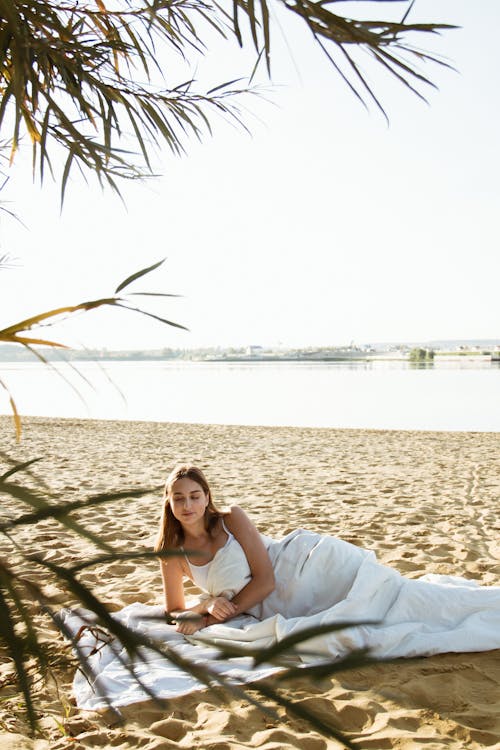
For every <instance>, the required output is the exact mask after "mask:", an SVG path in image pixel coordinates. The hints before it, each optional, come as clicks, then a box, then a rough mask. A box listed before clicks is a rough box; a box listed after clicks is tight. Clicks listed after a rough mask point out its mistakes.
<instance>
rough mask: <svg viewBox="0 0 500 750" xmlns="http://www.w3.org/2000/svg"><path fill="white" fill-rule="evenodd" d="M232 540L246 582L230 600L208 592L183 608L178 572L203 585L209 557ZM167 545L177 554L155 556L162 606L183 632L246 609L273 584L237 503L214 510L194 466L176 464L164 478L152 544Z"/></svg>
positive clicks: (253, 533) (264, 553) (251, 528)
mask: <svg viewBox="0 0 500 750" xmlns="http://www.w3.org/2000/svg"><path fill="white" fill-rule="evenodd" d="M235 540H237V543H239V545H240V546H241V548H242V550H243V552H244V556H245V558H246V560H247V562H248V566H249V568H250V573H251V578H250V580H249V581H248V583H246V585H245V586H244V587H243V588H242V589H241V590H240V591H239V592H238V593H237V594H236V595H235V596H234V597H233V598H232V599H231V600H229V599H228V598H227V597H226V596H212V597H210V598H204V599H202V601H201V602H200V603H199V604H198V605H196V606H195V607H192V608H191V609H189V610H186V609H185V600H184V586H183V578H184V576H186V577H187V578H189V579H190V580H191V581H192V582H193V583H195V584H196V585H199V586H200V587H201V588H206V586H203V583H206V574H207V573H208V567H209V566H210V563H211V562H212V560H213V559H214V557H215V556H216V554H217V553H218V552H219V551H220V550H222V549H224V547H225V546H226V544H228V543H230V542H234V541H235ZM172 548H173V549H178V550H179V551H180V552H181V554H180V555H178V556H175V557H170V558H164V559H162V561H161V572H162V579H163V590H164V595H165V610H166V612H167V613H169V614H170V615H172V616H176V617H177V625H176V629H177V630H178V631H179V632H180V633H183V634H184V635H191V634H192V633H195V632H196V631H197V630H199V629H200V628H202V627H206V626H207V625H210V624H213V623H215V622H222V621H224V620H227V619H229V618H231V617H236V615H239V614H241V613H243V612H247V611H248V610H249V609H250V608H251V607H252V606H254V605H255V604H258V603H259V602H261V601H262V600H263V599H265V598H266V596H267V595H268V594H270V593H271V591H272V590H273V588H274V574H273V568H272V565H271V561H270V559H269V555H268V554H267V551H266V548H265V546H264V543H263V541H262V538H261V536H260V534H259V532H258V531H257V529H256V528H255V526H254V525H253V524H252V522H251V521H250V519H249V518H248V516H247V515H246V514H245V513H244V511H243V510H242V509H241V508H239V507H237V506H234V507H232V508H231V509H230V510H229V511H228V512H226V513H222V512H221V511H219V510H217V508H216V507H215V505H214V504H213V502H212V496H211V492H210V488H209V486H208V482H207V480H206V479H205V476H204V474H203V472H202V471H201V470H200V469H197V468H196V467H195V466H188V465H181V466H178V467H176V468H175V469H174V470H173V471H172V473H171V474H170V476H169V477H168V478H167V482H166V486H165V504H164V508H163V515H162V520H161V528H160V534H159V537H158V542H157V544H156V546H155V550H156V551H160V550H165V549H172ZM200 615H201V617H200Z"/></svg>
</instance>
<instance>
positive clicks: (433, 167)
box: [0, 0, 500, 349]
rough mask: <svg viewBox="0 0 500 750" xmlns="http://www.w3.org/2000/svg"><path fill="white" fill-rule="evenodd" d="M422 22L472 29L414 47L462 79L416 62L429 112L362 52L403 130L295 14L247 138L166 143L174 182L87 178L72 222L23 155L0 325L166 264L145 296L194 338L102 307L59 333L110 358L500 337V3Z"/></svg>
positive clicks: (237, 134)
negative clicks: (356, 87) (114, 354)
mask: <svg viewBox="0 0 500 750" xmlns="http://www.w3.org/2000/svg"><path fill="white" fill-rule="evenodd" d="M351 5H352V6H356V12H357V13H358V14H359V15H360V16H361V13H362V11H363V10H364V8H368V9H369V14H370V15H372V16H373V14H374V10H373V8H374V6H375V4H374V3H353V4H348V3H342V7H341V10H342V11H345V12H348V10H349V8H350V7H351ZM386 5H389V4H385V3H381V4H377V5H376V8H375V10H376V12H377V14H378V15H379V16H382V15H383V13H389V12H394V10H393V5H391V8H390V10H387V9H386ZM395 5H397V6H398V14H399V15H401V14H402V12H403V10H404V8H406V7H407V5H406V3H396V4H395ZM411 18H412V20H422V21H443V22H447V23H452V24H456V25H458V26H460V27H461V28H460V29H457V30H452V31H451V30H450V31H446V32H443V33H442V34H441V35H440V36H439V37H436V38H433V39H431V40H430V41H429V42H426V41H425V40H418V42H419V46H420V47H423V48H425V49H432V50H433V51H436V52H438V53H439V54H440V55H442V56H444V57H445V58H446V59H447V60H448V61H449V62H450V63H451V64H452V65H453V66H454V68H455V69H456V70H451V69H445V68H440V67H438V66H433V65H427V64H426V65H425V66H423V67H422V70H423V72H424V73H426V74H427V75H429V76H430V77H431V78H432V80H433V81H435V83H436V84H437V86H438V88H437V89H432V88H427V89H422V90H425V92H426V96H427V98H428V103H424V102H422V101H421V100H419V99H418V98H417V97H416V96H414V95H413V94H411V93H410V92H408V91H406V90H404V88H403V87H402V86H401V85H399V84H398V83H397V82H395V81H393V80H390V79H389V78H388V77H387V76H386V75H383V74H381V71H379V70H377V68H376V66H375V65H374V64H370V61H369V60H368V58H365V63H366V67H365V70H366V72H367V75H368V76H369V77H370V80H371V81H372V82H373V85H374V86H375V89H376V91H377V94H378V95H379V97H380V99H381V100H382V102H383V104H384V107H385V109H386V111H387V113H388V115H389V121H390V122H389V125H388V124H387V122H386V121H385V119H384V117H383V116H382V115H381V114H380V113H379V112H378V111H377V109H376V107H375V106H374V105H370V106H369V109H368V110H366V109H365V108H364V107H363V106H362V105H360V103H359V102H358V101H357V100H356V99H355V97H354V96H353V95H352V93H351V92H350V91H349V90H348V89H347V87H346V86H345V84H344V83H343V82H342V81H341V79H340V78H339V76H338V75H337V74H336V73H335V71H334V70H333V69H332V67H331V66H330V64H329V63H328V61H327V60H326V59H325V58H324V56H323V55H322V53H321V52H320V51H319V50H318V49H317V47H316V46H315V45H314V43H313V41H312V40H311V39H310V36H309V35H308V33H307V30H306V29H304V28H302V26H301V24H300V23H299V22H298V21H297V20H296V19H294V18H288V17H287V15H286V14H283V13H281V14H280V16H279V18H278V21H279V25H280V26H281V29H282V32H283V36H282V35H281V32H280V29H279V28H277V27H276V29H275V31H274V34H275V36H274V39H273V45H274V46H273V57H272V66H273V67H272V82H269V81H268V80H267V79H266V78H265V76H264V75H262V74H261V76H260V82H261V83H262V85H265V86H266V91H265V96H264V97H262V98H257V97H249V98H248V100H247V101H246V107H247V108H248V110H249V111H248V113H247V115H246V116H245V121H246V123H247V125H248V126H249V129H250V130H251V135H249V134H248V133H246V132H245V131H244V130H243V129H242V128H238V127H236V126H234V124H230V123H227V122H225V121H223V120H222V119H219V120H216V121H215V123H214V133H213V136H207V137H206V138H204V140H203V142H202V143H198V142H197V141H195V140H190V141H189V142H187V144H186V151H187V154H186V155H185V156H183V157H180V158H179V157H175V156H173V155H172V154H170V152H169V151H168V150H167V149H166V148H165V149H164V150H162V151H161V153H159V154H158V164H157V165H156V166H157V167H158V170H159V171H160V172H161V176H159V177H157V178H151V179H149V180H147V181H146V182H143V183H135V184H128V185H125V186H124V188H123V195H124V200H125V204H126V205H125V206H124V205H123V203H122V202H121V201H120V200H119V199H118V198H117V197H116V196H115V195H113V194H112V193H110V192H104V193H103V192H102V191H101V189H100V188H99V187H98V185H97V183H96V182H95V181H92V180H91V181H89V184H88V185H86V184H85V183H84V182H83V181H81V180H78V179H76V177H75V179H73V180H72V181H71V182H70V184H69V187H68V192H67V197H66V201H65V206H64V208H63V211H62V213H61V212H60V206H59V186H58V185H57V184H51V182H50V180H48V179H47V180H46V181H45V182H44V184H43V187H41V188H40V186H39V184H38V182H37V181H35V183H33V180H32V175H31V169H30V153H29V148H26V150H25V152H22V153H21V154H20V155H19V157H18V158H17V159H16V162H15V163H14V166H13V167H12V168H11V170H10V175H9V182H8V184H7V185H6V187H5V188H4V190H3V192H2V196H1V197H2V199H3V200H7V201H9V203H8V206H9V208H11V209H12V210H14V211H15V212H16V213H17V214H18V216H19V217H20V218H21V219H22V220H23V222H24V225H25V226H23V225H21V224H20V223H19V222H17V221H15V220H13V219H11V218H10V217H9V216H8V215H6V214H3V215H0V255H2V254H3V253H8V254H9V255H11V256H13V257H14V258H15V259H16V263H15V266H14V267H13V268H10V269H3V270H0V299H1V301H2V304H1V306H0V327H3V326H4V325H5V326H7V325H11V324H12V323H14V322H16V321H18V320H21V319H24V318H27V317H29V316H31V315H34V314H36V313H39V312H42V311H44V310H47V309H52V308H54V307H59V306H62V305H66V304H76V303H78V302H82V301H85V300H88V299H95V298H97V297H101V296H107V295H109V294H110V293H111V292H113V291H114V289H115V287H116V286H117V284H118V283H119V282H120V281H122V280H123V279H124V278H125V277H127V276H128V275H129V274H131V273H133V272H134V271H136V270H138V269H140V268H143V267H145V266H148V265H150V264H153V263H155V262H156V261H158V260H160V259H162V258H166V261H165V263H164V265H163V266H162V267H161V268H160V269H158V270H157V271H155V272H154V273H153V274H151V275H150V276H148V277H146V278H145V279H144V280H143V281H142V282H137V283H136V286H135V288H136V289H137V291H141V290H146V291H162V292H170V293H175V294H179V295H182V297H180V298H178V299H177V298H172V299H166V300H161V301H159V302H158V301H157V302H147V301H145V302H144V303H143V304H144V306H145V307H146V308H147V309H149V310H151V311H153V312H155V313H157V314H160V315H162V316H165V317H167V318H169V319H171V320H174V321H176V322H178V323H181V324H183V325H185V326H186V327H188V328H189V332H186V331H182V330H178V329H174V328H170V327H166V326H163V325H161V324H160V323H157V322H155V321H152V320H151V319H149V320H148V319H146V318H143V317H140V316H137V315H134V314H132V313H130V312H127V311H123V310H121V311H118V310H108V311H105V312H95V313H89V314H86V315H83V316H79V317H78V318H77V319H75V320H72V321H67V322H65V323H63V324H61V325H59V326H58V327H54V329H52V330H51V332H50V335H51V336H52V337H55V338H58V340H61V341H64V342H65V343H68V344H70V345H73V346H85V347H89V348H93V347H107V348H108V349H136V348H139V349H151V348H153V349H154V348H163V347H173V348H191V347H193V348H194V347H201V346H223V347H227V346H247V345H250V344H253V345H263V346H279V345H281V346H291V347H295V346H297V347H307V346H329V345H332V346H340V345H345V344H349V343H351V342H353V343H355V344H358V345H363V344H369V343H373V342H381V341H409V342H411V341H427V340H434V339H471V338H472V339H483V338H484V339H486V338H499V337H500V305H499V304H498V296H499V295H498V280H499V278H500V252H499V234H500V233H499V224H498V215H499V211H498V206H499V197H500V182H499V180H500V178H499V175H500V149H499V147H498V143H499V140H498V139H499V133H500V86H499V79H500V45H498V39H497V34H498V28H499V24H500V5H499V4H498V2H497V0H482V2H481V3H480V4H478V3H474V2H473V0H433V1H432V2H431V0H417V2H416V5H415V7H414V9H413V11H412V16H411ZM284 39H286V42H285V41H284ZM289 48H291V49H292V50H293V56H292V55H291V54H290V51H289ZM253 60H254V55H253V52H252V50H251V49H250V48H249V49H248V50H247V51H246V52H244V53H241V52H239V51H238V50H237V48H236V45H233V46H231V45H228V44H227V43H226V44H221V43H218V42H214V44H213V46H211V47H210V50H209V54H207V56H206V60H205V61H197V68H196V71H191V72H192V73H194V74H195V75H196V77H198V78H199V79H200V80H201V81H203V82H205V80H206V81H213V82H214V83H217V82H221V81H223V80H229V79H232V78H234V77H236V76H238V75H245V74H246V75H248V73H249V72H250V70H251V68H252V65H253ZM179 80H182V73H179ZM176 82H178V81H176ZM136 299H138V298H136ZM45 333H47V331H45Z"/></svg>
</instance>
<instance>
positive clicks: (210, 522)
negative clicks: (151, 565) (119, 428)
mask: <svg viewBox="0 0 500 750" xmlns="http://www.w3.org/2000/svg"><path fill="white" fill-rule="evenodd" d="M184 478H187V479H191V480H192V481H193V482H196V483H197V484H199V485H200V487H201V488H202V490H203V492H204V493H205V495H206V496H207V497H208V505H207V507H206V509H205V529H206V530H207V531H208V533H209V534H210V535H212V534H213V532H214V530H215V527H216V526H217V523H218V521H219V518H222V517H223V516H224V513H222V512H221V511H220V510H218V509H217V508H216V507H215V505H214V503H213V500H212V493H211V492H210V487H209V484H208V482H207V480H206V478H205V475H204V474H203V472H202V470H201V469H198V468H197V467H196V466H192V465H191V464H180V465H179V466H176V467H175V468H174V469H173V470H172V471H171V472H170V474H169V475H168V477H167V481H166V483H165V491H164V493H163V511H162V514H161V521H160V530H159V533H158V537H157V539H156V544H155V546H154V550H155V552H161V551H162V550H165V549H172V548H174V549H177V548H179V547H180V546H181V545H182V544H183V542H184V529H183V528H182V524H181V522H180V521H178V520H177V518H176V517H175V516H174V514H173V513H172V509H171V507H170V491H171V489H172V486H173V484H174V482H177V480H178V479H184Z"/></svg>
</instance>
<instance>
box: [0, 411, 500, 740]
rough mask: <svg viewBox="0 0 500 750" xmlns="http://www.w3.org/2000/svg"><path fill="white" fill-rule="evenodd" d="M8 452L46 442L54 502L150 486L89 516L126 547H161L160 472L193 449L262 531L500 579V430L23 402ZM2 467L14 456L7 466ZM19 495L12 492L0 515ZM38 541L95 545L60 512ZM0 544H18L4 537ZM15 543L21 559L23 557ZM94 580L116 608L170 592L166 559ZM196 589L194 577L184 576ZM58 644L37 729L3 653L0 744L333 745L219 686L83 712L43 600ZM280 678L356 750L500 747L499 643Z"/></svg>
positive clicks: (36, 448) (73, 554) (36, 533)
mask: <svg viewBox="0 0 500 750" xmlns="http://www.w3.org/2000/svg"><path fill="white" fill-rule="evenodd" d="M0 435H1V446H0V449H1V451H2V456H0V458H1V459H2V464H3V466H4V467H7V468H8V466H9V459H10V460H12V461H15V462H21V461H25V460H28V459H31V458H36V457H43V460H42V461H40V462H39V463H37V464H36V465H34V466H33V468H32V473H33V477H31V478H30V477H29V476H26V477H25V479H24V480H23V481H25V483H26V484H30V486H33V485H34V481H35V479H34V477H36V478H38V479H41V480H43V481H44V482H46V483H47V484H48V485H50V487H51V491H52V494H53V497H54V498H56V499H57V500H58V501H72V500H76V499H83V498H85V497H88V496H89V495H91V494H93V493H98V492H104V491H118V490H125V489H134V488H137V487H151V488H152V490H151V492H150V493H149V494H147V495H146V496H144V497H143V498H140V499H130V500H126V501H121V502H120V503H112V504H110V505H108V506H101V507H100V508H99V509H97V510H93V511H86V512H85V514H83V513H82V514H81V515H80V516H79V518H80V520H83V521H84V522H85V523H86V524H87V525H88V526H89V527H90V528H91V529H92V530H93V531H95V532H98V533H99V534H101V535H102V537H103V538H104V539H105V540H107V541H108V542H109V543H110V544H112V545H113V546H114V547H115V548H116V549H118V550H125V549H126V550H130V549H147V548H149V547H150V546H151V545H152V542H153V539H154V536H155V532H156V527H157V523H158V519H159V512H160V494H161V493H160V491H159V490H155V489H154V488H155V487H157V486H159V485H161V483H162V482H163V480H164V477H165V475H166V473H167V471H168V470H169V469H170V468H171V467H172V466H173V465H174V464H175V463H176V462H177V461H180V460H186V461H190V462H193V463H196V464H198V465H200V466H201V467H202V468H203V469H204V470H205V471H206V474H207V476H208V478H209V479H210V480H211V484H212V486H213V489H214V495H215V498H216V500H217V501H218V502H219V503H220V504H221V505H225V504H232V503H238V504H239V505H241V506H242V507H243V508H245V510H246V511H248V513H249V514H250V516H251V517H252V519H253V520H254V521H255V523H256V524H257V526H258V527H259V529H260V530H261V531H263V532H264V533H266V534H269V535H271V536H273V535H274V536H277V537H278V536H282V535H284V534H286V533H287V532H288V531H291V530H292V529H294V528H296V527H298V526H301V527H305V528H310V529H313V530H315V531H318V532H321V533H328V534H334V535H338V536H340V537H341V538H343V539H346V540H347V541H350V542H353V543H354V544H358V545H362V546H364V547H367V548H371V549H373V550H375V551H376V553H377V555H378V558H379V559H380V560H381V561H382V562H384V563H386V564H388V565H392V566H394V567H395V568H397V569H398V570H399V571H401V573H403V574H405V575H407V576H409V577H410V578H414V577H418V576H420V575H422V574H424V573H445V574H450V573H451V574H453V573H454V574H458V575H463V576H465V577H467V578H473V579H476V580H478V581H480V582H481V583H482V584H485V585H492V584H496V585H499V584H500V542H499V539H500V534H499V527H500V523H499V513H498V508H499V496H500V438H499V434H498V433H444V432H443V433H436V432H396V431H375V430H373V431H372V430H331V429H304V428H288V427H287V428H272V427H233V426H206V425H183V424H155V423H137V422H136V423H132V422H98V421H91V420H49V419H43V418H25V420H24V434H23V439H22V442H21V443H20V444H19V445H17V444H16V443H15V439H14V430H13V426H12V421H11V420H10V419H9V418H8V417H0ZM3 470H5V469H3ZM16 507H21V506H16V505H15V504H14V503H13V502H12V501H10V500H8V499H6V498H5V496H4V497H2V508H3V513H2V515H3V516H5V515H7V514H10V513H12V512H13V511H14V510H15V509H16ZM15 538H16V539H17V540H18V541H19V542H20V543H21V545H22V546H23V547H24V548H25V549H26V550H31V551H36V552H38V553H39V554H42V555H43V556H44V557H45V558H46V559H49V560H51V561H52V562H56V563H64V562H68V561H74V560H76V559H79V558H80V557H81V556H82V555H88V554H93V553H95V548H94V547H93V546H92V544H91V543H90V542H87V541H84V540H82V539H81V538H79V537H77V536H76V535H75V534H74V533H72V532H70V531H68V530H66V529H64V528H62V527H61V526H60V525H58V524H57V523H55V522H53V521H46V522H43V523H40V524H38V526H36V527H33V526H26V527H23V528H21V529H19V530H18V531H16V533H15ZM0 546H1V551H2V557H3V556H4V555H7V557H8V558H9V556H12V549H11V547H10V546H9V543H8V541H7V540H6V539H3V538H0ZM10 559H13V558H12V557H10ZM23 572H24V573H25V574H29V575H30V576H31V577H32V578H34V579H35V580H36V581H37V582H38V583H40V584H43V585H44V586H45V589H46V592H47V593H48V594H50V595H51V596H52V597H53V600H54V602H56V606H63V605H65V604H67V603H69V604H71V603H72V602H73V600H72V599H71V597H68V595H67V594H66V593H65V592H64V590H63V588H62V586H61V585H60V584H59V583H57V582H54V581H51V580H50V579H49V578H48V577H47V574H46V573H45V572H42V571H41V570H38V569H34V568H33V567H32V566H31V567H29V566H28V565H24V567H23ZM82 580H83V581H84V582H85V583H87V584H88V585H90V586H91V587H92V588H93V589H94V591H95V592H96V593H97V594H99V595H100V596H101V597H102V598H103V599H104V600H105V601H106V602H107V603H108V606H109V609H110V610H116V609H119V608H121V607H123V606H124V605H126V604H130V603H132V602H135V601H140V602H146V603H150V604H156V603H160V602H161V583H160V577H159V572H158V567H157V564H156V561H152V562H141V563H140V564H135V563H128V562H127V563H120V564H118V563H114V564H112V565H106V566H105V565H101V566H97V567H95V568H92V569H90V570H87V571H86V572H85V573H84V574H83V575H82ZM189 591H190V592H191V593H193V591H194V589H193V587H191V588H190V589H189ZM37 623H38V625H39V626H40V627H41V629H42V633H43V640H44V642H45V644H46V648H47V652H48V654H49V658H50V665H51V668H50V673H49V675H48V678H47V680H46V681H45V682H43V681H41V680H38V681H37V682H36V683H35V692H36V697H37V701H38V704H37V706H38V711H39V716H40V732H39V734H38V735H37V737H36V738H35V739H34V740H33V739H31V738H30V736H29V729H28V725H27V723H26V720H25V717H24V715H23V712H22V706H21V705H20V700H19V698H18V694H17V693H16V687H15V684H14V681H13V675H12V667H11V665H10V663H9V661H8V660H7V659H6V657H5V654H4V653H1V654H0V656H1V662H0V667H1V672H0V677H1V683H0V685H1V687H0V731H1V736H0V747H1V748H2V750H4V748H9V749H10V748H15V749H16V750H17V749H21V748H23V749H24V748H34V749H36V750H45V748H49V747H50V748H51V749H52V748H55V749H61V750H62V749H63V748H76V749H77V750H80V749H83V748H91V747H104V748H105V747H113V748H130V747H134V748H135V747H140V748H146V749H147V750H152V749H153V748H155V749H157V750H159V749H160V748H161V749H162V750H163V749H164V748H165V749H166V748H191V747H195V746H196V747H200V748H207V749H210V750H237V749H238V750H239V749H240V748H248V747H258V748H262V750H275V749H277V748H285V749H288V748H290V749H291V748H303V749H304V750H323V749H325V748H338V747H339V745H338V744H337V743H336V742H335V741H334V740H331V739H326V738H324V737H322V736H321V735H320V734H317V733H316V732H315V731H313V730H312V729H311V728H310V727H309V726H308V725H307V724H306V723H305V722H304V721H300V720H297V719H294V718H292V717H290V716H287V715H286V712H285V711H283V710H279V714H280V716H281V719H282V720H280V721H276V720H271V719H270V718H269V717H267V716H265V715H264V714H262V713H261V712H259V710H258V709H257V708H255V707H254V706H252V705H251V704H249V703H245V702H243V701H238V700H234V699H233V700H232V702H230V703H229V704H226V705H223V704H221V703H220V700H219V699H218V698H216V697H215V696H214V695H212V694H210V693H208V692H203V691H200V692H197V693H193V694H191V695H188V696H184V697H181V698H178V699H176V700H174V701H172V702H171V703H170V704H169V705H168V706H167V708H166V709H163V710H161V709H159V708H158V707H157V706H156V705H154V704H153V703H150V702H145V703H142V704H140V705H138V704H136V705H134V706H130V707H128V708H126V709H124V714H125V716H126V718H127V724H126V725H116V724H113V720H112V719H111V717H110V716H108V715H106V714H103V715H100V714H98V713H95V712H94V713H90V712H81V711H79V710H78V709H77V708H76V707H75V705H74V702H73V701H72V696H71V681H72V676H73V672H74V665H73V662H72V659H71V655H70V651H69V649H68V647H67V645H66V644H65V643H64V641H63V639H62V638H61V637H60V636H58V635H56V634H55V633H54V631H52V630H51V629H50V627H49V625H48V623H47V622H46V621H45V620H44V619H43V618H42V617H41V616H40V615H37ZM285 694H286V695H287V696H289V697H293V700H294V701H295V702H296V703H301V704H303V705H307V706H309V707H311V708H313V709H314V710H315V711H316V712H317V713H318V714H319V715H320V716H323V717H325V718H327V719H328V720H329V721H333V722H335V723H336V725H337V726H338V727H339V728H340V729H342V730H343V731H344V732H345V733H346V734H347V735H348V736H349V738H350V739H351V741H353V742H354V744H355V745H356V746H357V747H359V748H375V749H377V750H378V749H381V748H398V749H403V750H415V749H416V748H426V749H428V750H438V749H440V748H450V749H452V748H453V749H454V750H455V749H456V750H458V749H459V748H471V749H474V748H484V747H487V748H497V749H498V748H500V710H499V706H500V650H497V651H491V652H487V653H479V654H478V653H473V654H444V655H440V656H434V657H430V658H420V659H409V660H405V661H404V662H403V663H398V664H377V665H375V666H370V667H364V668H363V669H357V670H354V671H352V672H346V673H344V674H342V675H340V676H337V677H336V678H335V679H333V678H329V679H324V680H321V681H316V682H315V683H314V684H310V683H308V682H306V681H305V680H301V681H299V682H297V683H294V685H288V686H286V689H285Z"/></svg>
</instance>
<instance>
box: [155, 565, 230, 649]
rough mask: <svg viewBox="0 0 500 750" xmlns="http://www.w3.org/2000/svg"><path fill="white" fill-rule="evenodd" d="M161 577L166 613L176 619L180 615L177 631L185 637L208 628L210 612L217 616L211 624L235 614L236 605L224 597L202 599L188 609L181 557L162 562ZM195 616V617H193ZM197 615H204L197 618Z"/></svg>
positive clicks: (211, 617)
mask: <svg viewBox="0 0 500 750" xmlns="http://www.w3.org/2000/svg"><path fill="white" fill-rule="evenodd" d="M160 567H161V576H162V581H163V596H164V601H165V612H167V613H168V614H169V615H171V616H173V617H175V616H176V615H179V619H178V620H177V624H176V630H177V631H178V632H179V633H183V634H184V635H191V634H192V633H195V632H196V631H197V630H200V629H201V628H204V627H206V626H207V624H208V622H209V619H208V610H209V608H210V611H211V612H213V613H214V614H215V616H210V621H211V622H220V621H222V620H224V619H225V618H227V617H230V616H233V615H234V613H235V607H234V605H233V604H232V603H231V602H229V601H228V600H227V599H225V598H224V597H210V598H209V599H202V600H201V601H200V602H199V603H198V604H195V605H194V606H192V607H189V608H188V609H186V600H185V598H184V581H183V579H184V571H183V569H182V563H181V561H180V559H179V557H169V558H164V559H162V560H161V563H160ZM193 615H195V617H193ZM196 615H202V616H201V617H196Z"/></svg>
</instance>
